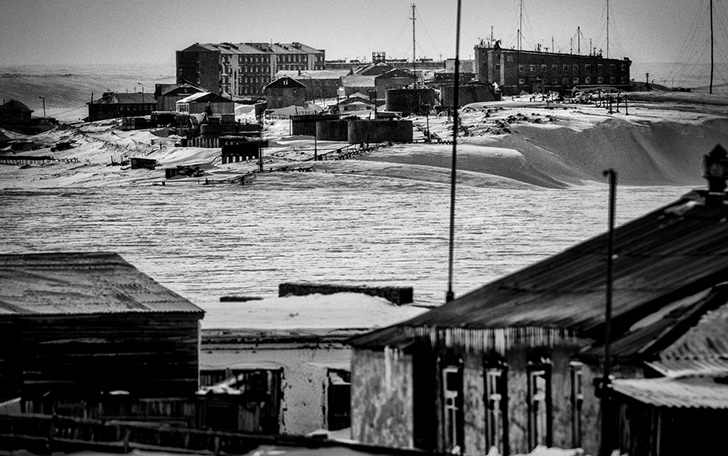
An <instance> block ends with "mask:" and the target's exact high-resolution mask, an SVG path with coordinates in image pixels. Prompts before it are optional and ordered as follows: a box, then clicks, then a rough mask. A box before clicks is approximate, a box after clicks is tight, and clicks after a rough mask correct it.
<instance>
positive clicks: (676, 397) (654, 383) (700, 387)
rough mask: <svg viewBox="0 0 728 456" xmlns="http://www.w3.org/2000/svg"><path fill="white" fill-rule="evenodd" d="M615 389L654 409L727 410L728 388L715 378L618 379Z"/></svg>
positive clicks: (615, 381)
mask: <svg viewBox="0 0 728 456" xmlns="http://www.w3.org/2000/svg"><path fill="white" fill-rule="evenodd" d="M612 388H613V390H614V391H615V392H617V393H619V394H622V395H624V396H627V397H630V398H632V399H635V400H637V401H640V402H642V403H645V404H649V405H652V406H655V407H672V408H692V409H695V408H705V409H728V384H725V383H723V382H721V383H718V382H716V379H714V378H712V377H685V378H679V379H676V378H656V379H646V378H641V379H617V380H614V381H613V382H612Z"/></svg>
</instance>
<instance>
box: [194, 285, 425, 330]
mask: <svg viewBox="0 0 728 456" xmlns="http://www.w3.org/2000/svg"><path fill="white" fill-rule="evenodd" d="M205 310H206V311H207V314H206V316H205V318H204V319H203V320H202V327H203V328H205V329H211V328H215V329H223V328H224V329H271V330H274V329H279V330H286V329H361V328H363V329H366V328H376V327H379V326H387V325H390V324H394V323H397V322H400V321H404V320H406V319H409V318H412V317H415V316H417V315H419V314H421V313H423V312H426V311H427V309H426V308H423V307H414V306H395V305H394V304H392V303H391V302H389V301H387V300H386V299H384V298H378V297H373V296H368V295H365V294H359V293H335V294H331V295H321V294H314V295H308V296H289V297H283V298H269V299H263V300H259V301H245V302H220V303H214V304H210V305H207V306H205Z"/></svg>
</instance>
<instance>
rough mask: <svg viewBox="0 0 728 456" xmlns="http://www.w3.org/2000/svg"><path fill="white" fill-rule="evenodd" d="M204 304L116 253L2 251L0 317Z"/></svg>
mask: <svg viewBox="0 0 728 456" xmlns="http://www.w3.org/2000/svg"><path fill="white" fill-rule="evenodd" d="M127 312H132V313H136V312H189V313H197V314H199V316H200V318H201V317H202V313H203V311H202V309H200V308H199V307H197V306H195V305H194V304H192V303H191V302H189V301H188V300H187V299H185V298H183V297H181V296H179V295H178V294H176V293H174V292H172V291H171V290H168V289H167V288H165V287H163V286H162V285H160V284H158V283H157V282H155V281H154V280H152V279H151V278H150V277H149V276H147V275H145V274H143V273H142V272H140V271H139V270H138V269H136V268H135V267H133V266H132V265H131V264H129V263H127V262H126V261H124V259H122V258H121V256H119V255H118V254H116V253H108V252H97V253H77V252H72V253H48V254H29V255H0V318H2V317H3V316H12V315H28V314H46V315H57V314H76V315H77V314H90V313H127Z"/></svg>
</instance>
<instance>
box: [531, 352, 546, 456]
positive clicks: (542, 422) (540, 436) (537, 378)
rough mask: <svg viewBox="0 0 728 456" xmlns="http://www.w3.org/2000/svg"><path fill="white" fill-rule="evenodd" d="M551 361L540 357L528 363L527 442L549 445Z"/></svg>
mask: <svg viewBox="0 0 728 456" xmlns="http://www.w3.org/2000/svg"><path fill="white" fill-rule="evenodd" d="M551 440H552V435H551V363H550V361H549V360H546V359H541V360H539V361H537V362H533V363H532V362H529V365H528V443H529V448H535V447H536V445H546V446H551Z"/></svg>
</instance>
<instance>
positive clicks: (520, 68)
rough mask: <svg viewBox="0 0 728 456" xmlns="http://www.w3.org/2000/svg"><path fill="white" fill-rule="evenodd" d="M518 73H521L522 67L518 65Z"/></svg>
mask: <svg viewBox="0 0 728 456" xmlns="http://www.w3.org/2000/svg"><path fill="white" fill-rule="evenodd" d="M518 72H519V73H523V65H518Z"/></svg>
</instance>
